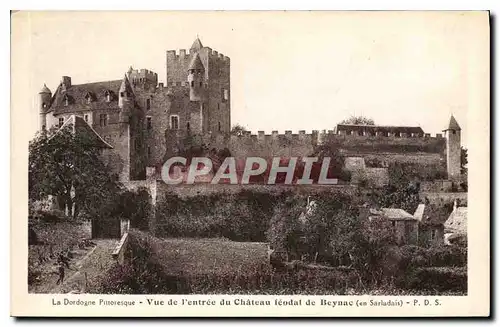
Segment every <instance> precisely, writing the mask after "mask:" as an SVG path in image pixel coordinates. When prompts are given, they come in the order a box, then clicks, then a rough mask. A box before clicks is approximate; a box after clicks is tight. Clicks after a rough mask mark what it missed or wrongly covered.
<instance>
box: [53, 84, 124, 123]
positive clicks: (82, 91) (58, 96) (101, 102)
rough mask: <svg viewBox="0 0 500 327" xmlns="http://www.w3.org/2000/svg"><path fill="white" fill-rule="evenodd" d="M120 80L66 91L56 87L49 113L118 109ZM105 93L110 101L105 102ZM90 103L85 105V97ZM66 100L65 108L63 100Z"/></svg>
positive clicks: (71, 88) (81, 85)
mask: <svg viewBox="0 0 500 327" xmlns="http://www.w3.org/2000/svg"><path fill="white" fill-rule="evenodd" d="M121 84H122V80H114V81H106V82H96V83H87V84H78V85H71V86H70V87H69V88H68V89H67V90H66V91H63V90H62V88H61V87H58V88H57V90H56V92H55V94H54V96H53V99H52V103H51V106H50V109H49V111H54V114H56V115H57V114H60V113H72V112H78V111H88V110H94V109H107V108H116V109H118V91H119V89H120V86H121ZM106 92H110V95H111V101H110V102H107V99H106ZM88 96H90V97H91V98H92V101H91V102H90V103H87V97H88ZM66 98H67V99H68V105H67V106H66V103H65V99H66Z"/></svg>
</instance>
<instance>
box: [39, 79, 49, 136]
mask: <svg viewBox="0 0 500 327" xmlns="http://www.w3.org/2000/svg"><path fill="white" fill-rule="evenodd" d="M51 99H52V92H51V91H50V90H49V88H48V87H47V85H45V84H43V87H42V89H41V90H40V92H38V103H37V106H38V112H39V114H40V120H39V122H40V127H39V128H40V130H43V129H45V127H46V126H47V112H48V110H49V107H50V101H51Z"/></svg>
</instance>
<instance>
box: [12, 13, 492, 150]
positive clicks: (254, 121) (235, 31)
mask: <svg viewBox="0 0 500 327" xmlns="http://www.w3.org/2000/svg"><path fill="white" fill-rule="evenodd" d="M16 15H18V16H17V17H16ZM477 18H478V17H477V15H474V14H461V13H459V12H456V13H452V12H448V13H443V12H441V13H432V12H429V13H425V14H424V13H411V12H392V13H387V12H386V13H380V12H351V13H345V12H344V13H339V12H176V13H172V12H31V13H27V12H21V13H17V14H15V15H14V17H13V20H16V19H19V20H27V22H28V26H29V28H28V29H27V31H28V33H24V34H23V35H24V36H22V37H24V38H26V37H27V38H29V39H27V40H23V41H25V42H26V41H27V42H28V45H29V46H28V48H27V49H28V51H29V56H27V58H29V63H27V64H28V67H29V69H28V71H29V73H28V75H29V76H26V78H28V80H29V83H27V84H26V85H29V89H28V90H25V93H24V95H25V97H24V98H23V100H22V101H26V106H28V107H29V108H30V112H29V115H28V116H29V119H28V126H29V127H28V128H30V129H31V130H33V133H34V132H35V131H36V130H37V128H38V126H39V125H38V109H37V107H36V97H37V93H38V92H39V90H40V89H41V88H42V86H43V84H44V83H46V84H47V86H48V87H49V88H50V89H51V90H52V91H55V89H56V87H57V85H58V84H59V82H60V80H61V76H63V75H66V76H70V77H71V78H72V83H73V84H82V83H88V82H96V81H104V80H114V79H120V78H122V77H123V75H124V73H125V72H126V71H127V69H128V67H129V66H132V67H133V68H134V69H141V68H145V69H149V70H152V71H154V72H156V73H158V76H159V82H164V81H165V78H166V51H167V50H173V49H189V48H190V46H191V44H192V42H193V41H194V39H195V38H196V36H197V35H198V36H199V38H200V39H201V41H202V43H203V45H204V46H208V47H211V48H212V49H213V50H217V51H219V52H220V53H223V54H224V55H227V56H229V57H230V58H231V101H232V102H231V106H232V111H231V112H232V114H231V121H232V124H233V125H234V124H236V123H238V124H241V125H243V126H245V127H246V128H247V129H249V130H251V131H252V132H254V133H257V131H261V130H263V131H266V133H270V132H271V131H273V130H278V131H280V133H284V131H285V130H292V131H294V132H295V133H296V132H297V131H298V130H306V131H307V132H310V131H312V130H323V129H333V128H334V127H335V125H336V124H337V123H339V122H340V121H341V120H343V119H344V118H348V117H349V116H352V115H363V116H366V117H369V118H372V119H374V120H375V123H376V124H379V125H404V126H421V127H422V128H423V129H424V131H425V132H426V133H431V134H435V133H441V132H442V130H443V129H444V128H445V127H446V126H447V124H448V121H449V118H450V115H451V114H453V115H454V116H455V117H456V119H457V121H458V123H459V124H460V125H461V127H462V138H463V143H464V144H466V143H467V132H468V131H467V112H468V111H470V110H474V108H471V107H470V103H471V98H473V97H474V94H475V93H476V90H475V88H477V87H478V86H477V84H475V83H473V81H476V80H477V79H478V78H479V79H481V78H486V79H487V78H489V77H488V76H489V71H484V69H481V67H484V65H483V66H481V65H479V64H478V63H479V62H480V60H483V59H484V51H485V50H487V49H484V48H480V47H479V46H476V42H477V45H482V44H483V43H480V42H479V41H478V39H480V37H479V36H480V34H479V32H480V31H483V30H481V28H480V27H484V26H481V24H479V23H478V19H477ZM13 26H15V24H14V25H13ZM13 28H14V27H13ZM16 35H17V34H16ZM20 35H21V34H19V35H18V36H16V37H21V36H20ZM15 41H16V40H15V39H14V40H13V42H15ZM486 44H487V43H486ZM481 55H483V56H481ZM14 69H15V68H14V67H13V70H14Z"/></svg>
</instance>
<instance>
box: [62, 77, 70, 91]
mask: <svg viewBox="0 0 500 327" xmlns="http://www.w3.org/2000/svg"><path fill="white" fill-rule="evenodd" d="M61 85H62V87H63V89H64V90H67V89H69V88H70V87H71V77H69V76H63V77H62V78H61Z"/></svg>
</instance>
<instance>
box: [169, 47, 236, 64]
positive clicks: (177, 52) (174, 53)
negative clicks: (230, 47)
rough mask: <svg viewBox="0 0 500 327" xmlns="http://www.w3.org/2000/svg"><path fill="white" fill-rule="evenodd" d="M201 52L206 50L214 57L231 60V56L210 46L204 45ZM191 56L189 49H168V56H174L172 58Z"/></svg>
mask: <svg viewBox="0 0 500 327" xmlns="http://www.w3.org/2000/svg"><path fill="white" fill-rule="evenodd" d="M198 52H199V53H201V52H206V53H207V55H208V56H209V57H210V58H212V59H219V60H222V61H230V58H229V57H228V56H225V55H224V54H222V53H219V52H218V51H216V50H212V49H211V48H209V47H204V48H202V49H201V50H200V51H198ZM190 56H191V51H190V50H188V49H176V50H167V57H169V58H172V59H186V58H189V57H190Z"/></svg>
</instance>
